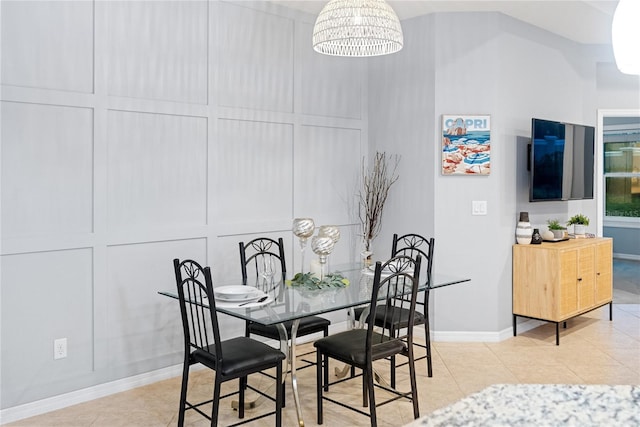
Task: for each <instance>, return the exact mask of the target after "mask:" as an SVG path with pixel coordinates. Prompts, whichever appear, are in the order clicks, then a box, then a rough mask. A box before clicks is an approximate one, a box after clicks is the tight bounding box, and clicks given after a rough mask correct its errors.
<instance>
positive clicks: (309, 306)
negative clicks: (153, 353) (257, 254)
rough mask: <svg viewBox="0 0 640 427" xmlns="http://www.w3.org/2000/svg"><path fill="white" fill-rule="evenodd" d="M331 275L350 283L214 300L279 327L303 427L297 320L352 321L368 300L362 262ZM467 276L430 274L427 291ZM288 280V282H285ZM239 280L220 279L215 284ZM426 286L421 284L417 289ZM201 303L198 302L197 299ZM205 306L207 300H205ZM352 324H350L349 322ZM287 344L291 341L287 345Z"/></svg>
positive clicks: (281, 287) (225, 309)
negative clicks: (343, 316) (342, 317)
mask: <svg viewBox="0 0 640 427" xmlns="http://www.w3.org/2000/svg"><path fill="white" fill-rule="evenodd" d="M331 273H332V274H341V275H342V276H343V277H345V278H346V279H348V280H349V284H348V285H347V286H344V287H332V288H324V289H318V290H308V289H303V288H301V287H299V286H292V285H291V284H290V282H288V281H287V280H284V281H282V280H281V281H280V283H279V284H278V285H277V286H275V287H274V293H273V294H272V295H269V299H267V300H266V301H264V303H262V302H256V303H250V304H246V305H244V306H240V305H241V304H229V303H218V300H217V299H216V311H217V312H219V313H224V314H227V315H229V316H232V317H236V318H238V319H242V320H248V321H251V322H254V323H259V324H261V325H265V326H269V325H276V326H278V331H279V334H280V349H281V350H282V352H283V353H284V354H285V355H286V356H287V362H288V365H289V373H290V376H291V388H292V392H293V398H294V402H295V407H296V413H297V416H298V423H299V425H300V427H304V420H303V416H302V410H301V406H300V398H299V396H298V383H297V376H296V345H295V344H296V336H297V329H298V325H299V323H300V320H301V319H303V318H305V317H308V316H317V315H322V314H325V313H330V312H334V311H339V310H349V313H350V318H351V319H352V322H353V320H355V319H354V316H353V308H354V307H357V306H362V305H366V304H369V303H370V299H371V291H372V286H373V269H372V268H366V267H365V268H363V266H362V265H361V264H359V265H356V264H350V265H336V266H332V269H331ZM469 280H470V279H468V278H462V277H456V276H452V275H447V274H440V273H437V272H436V273H433V274H432V276H431V285H430V286H429V289H430V290H433V289H437V288H442V287H445V286H450V285H454V284H457V283H463V282H468V281H469ZM287 283H289V284H287ZM223 284H224V285H230V284H235V285H238V284H239V283H237V281H236V282H224V281H221V282H219V283H216V284H215V285H214V291H215V288H216V287H217V286H219V285H220V286H221V285H223ZM426 289H427V285H426V284H423V285H421V287H420V288H419V290H420V291H424V290H426ZM158 293H159V294H160V295H164V296H167V297H171V298H175V299H177V298H178V294H177V291H176V290H171V291H158ZM197 303H200V302H197ZM205 305H206V303H205ZM287 321H292V322H293V324H292V328H291V336H287V335H288V334H287V331H286V329H285V328H284V327H283V325H282V323H283V322H287ZM352 325H353V323H352ZM289 343H290V344H289Z"/></svg>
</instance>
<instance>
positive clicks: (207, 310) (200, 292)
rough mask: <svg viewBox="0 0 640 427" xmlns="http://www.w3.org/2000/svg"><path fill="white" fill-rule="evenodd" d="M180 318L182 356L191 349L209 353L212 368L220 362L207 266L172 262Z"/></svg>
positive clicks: (218, 341) (218, 332) (175, 260)
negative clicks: (182, 343)
mask: <svg viewBox="0 0 640 427" xmlns="http://www.w3.org/2000/svg"><path fill="white" fill-rule="evenodd" d="M173 268H174V271H175V274H176V285H177V287H178V300H179V301H180V315H181V316H182V330H183V333H184V346H185V357H187V355H188V354H190V353H191V352H192V351H194V350H198V349H199V350H203V351H207V352H210V353H213V350H214V349H215V356H216V366H219V365H220V362H221V360H222V348H221V345H220V330H219V328H218V317H217V315H216V301H215V298H214V295H213V282H212V280H211V270H210V268H209V267H205V268H202V266H201V265H200V264H198V263H197V262H195V261H192V260H183V261H182V262H180V260H178V259H174V260H173Z"/></svg>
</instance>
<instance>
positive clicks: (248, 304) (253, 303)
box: [216, 292, 273, 308]
mask: <svg viewBox="0 0 640 427" xmlns="http://www.w3.org/2000/svg"><path fill="white" fill-rule="evenodd" d="M263 296H266V294H265V293H263V292H260V293H259V294H258V295H257V296H256V297H255V298H251V299H249V300H247V301H221V300H219V299H216V307H217V308H255V307H262V306H263V305H267V304H271V303H272V302H273V296H271V295H269V297H267V299H266V300H264V301H260V299H261V298H262V297H263Z"/></svg>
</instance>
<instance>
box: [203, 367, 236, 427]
mask: <svg viewBox="0 0 640 427" xmlns="http://www.w3.org/2000/svg"><path fill="white" fill-rule="evenodd" d="M218 377H219V374H218V373H217V372H216V380H215V381H214V383H213V402H211V405H212V408H211V427H216V426H217V425H218V413H219V412H220V411H219V409H220V380H219V379H218ZM240 403H241V405H242V404H244V401H242V402H240Z"/></svg>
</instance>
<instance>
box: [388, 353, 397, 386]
mask: <svg viewBox="0 0 640 427" xmlns="http://www.w3.org/2000/svg"><path fill="white" fill-rule="evenodd" d="M389 362H390V363H389V366H390V368H391V372H390V375H389V377H390V378H391V388H396V356H391V357H390V360H389Z"/></svg>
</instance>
